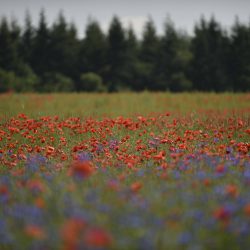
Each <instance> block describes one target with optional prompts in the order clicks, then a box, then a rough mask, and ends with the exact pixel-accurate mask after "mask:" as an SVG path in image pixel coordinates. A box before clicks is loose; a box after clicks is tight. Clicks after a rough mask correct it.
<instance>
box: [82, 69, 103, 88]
mask: <svg viewBox="0 0 250 250" xmlns="http://www.w3.org/2000/svg"><path fill="white" fill-rule="evenodd" d="M80 90H83V91H87V92H104V91H105V90H106V89H105V86H104V85H103V82H102V78H101V76H99V75H98V74H96V73H93V72H88V73H84V74H82V75H81V77H80Z"/></svg>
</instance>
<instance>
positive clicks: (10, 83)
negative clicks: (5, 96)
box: [0, 69, 20, 92]
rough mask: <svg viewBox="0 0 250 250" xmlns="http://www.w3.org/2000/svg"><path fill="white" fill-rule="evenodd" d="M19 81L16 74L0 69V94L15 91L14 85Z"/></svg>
mask: <svg viewBox="0 0 250 250" xmlns="http://www.w3.org/2000/svg"><path fill="white" fill-rule="evenodd" d="M19 80H20V79H18V78H17V76H16V74H15V73H14V72H12V71H5V70H2V69H0V92H7V91H12V90H15V89H14V85H15V84H16V83H17V82H18V81H19Z"/></svg>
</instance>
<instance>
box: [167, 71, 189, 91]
mask: <svg viewBox="0 0 250 250" xmlns="http://www.w3.org/2000/svg"><path fill="white" fill-rule="evenodd" d="M191 89H192V82H191V81H190V80H188V79H187V77H186V76H185V75H184V73H182V72H179V73H176V74H174V75H173V76H172V77H171V83H170V90H171V91H173V92H180V91H189V90H191Z"/></svg>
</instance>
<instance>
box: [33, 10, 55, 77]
mask: <svg viewBox="0 0 250 250" xmlns="http://www.w3.org/2000/svg"><path fill="white" fill-rule="evenodd" d="M31 63H32V68H33V70H34V71H35V73H36V74H37V75H38V76H39V77H40V78H42V77H44V75H45V74H46V72H49V71H50V30H49V28H48V25H47V21H46V16H45V12H44V10H43V9H42V10H41V12H40V20H39V24H38V28H37V30H36V32H35V38H34V47H33V50H32V58H31Z"/></svg>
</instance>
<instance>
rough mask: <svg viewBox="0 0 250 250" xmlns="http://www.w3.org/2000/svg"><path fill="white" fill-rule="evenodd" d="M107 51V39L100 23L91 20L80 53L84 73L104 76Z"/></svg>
mask: <svg viewBox="0 0 250 250" xmlns="http://www.w3.org/2000/svg"><path fill="white" fill-rule="evenodd" d="M106 50H107V42H106V37H105V35H104V33H103V32H102V30H101V28H100V26H99V23H98V22H97V21H95V20H89V23H88V25H87V27H86V32H85V38H84V39H83V41H82V46H81V53H80V56H81V57H80V61H81V66H82V72H94V73H96V74H99V75H103V74H104V72H105V63H106V62H105V60H106V59H105V58H106Z"/></svg>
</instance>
